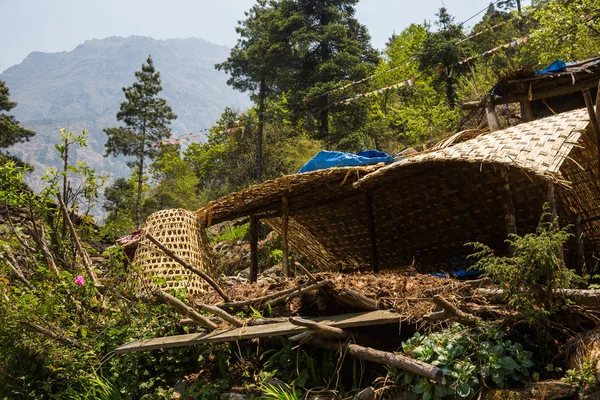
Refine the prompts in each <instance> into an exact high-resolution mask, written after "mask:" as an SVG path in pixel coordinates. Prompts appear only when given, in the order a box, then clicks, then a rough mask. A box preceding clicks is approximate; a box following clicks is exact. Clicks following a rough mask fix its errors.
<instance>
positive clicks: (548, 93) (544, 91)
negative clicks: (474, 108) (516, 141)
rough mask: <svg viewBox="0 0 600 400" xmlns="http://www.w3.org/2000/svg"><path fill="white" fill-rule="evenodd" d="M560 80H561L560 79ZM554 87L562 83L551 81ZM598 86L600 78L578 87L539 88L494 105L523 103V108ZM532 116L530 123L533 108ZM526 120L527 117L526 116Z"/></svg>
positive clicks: (504, 98) (503, 99)
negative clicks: (527, 103) (536, 101)
mask: <svg viewBox="0 0 600 400" xmlns="http://www.w3.org/2000/svg"><path fill="white" fill-rule="evenodd" d="M559 79H560V78H559ZM567 79H568V80H569V81H571V77H568V78H567ZM551 82H552V83H551V84H552V85H556V84H559V85H560V83H557V82H558V81H557V80H555V79H553V80H552V81H551ZM596 86H598V78H597V77H595V78H594V77H592V78H591V79H590V80H587V81H582V82H579V83H578V84H577V85H572V84H571V83H570V82H569V84H568V85H562V86H559V87H557V88H554V89H552V88H547V87H539V88H537V90H536V91H535V92H532V93H531V94H530V93H523V92H522V93H520V94H516V95H509V96H505V97H500V98H498V99H494V100H493V103H494V104H496V105H499V104H507V103H519V102H520V103H521V105H522V106H523V103H526V102H529V103H530V104H531V102H532V101H534V100H541V99H547V98H550V97H557V96H562V95H564V94H569V93H576V92H579V91H581V89H582V88H595V87H596ZM523 90H528V89H527V88H524V89H523ZM521 111H523V109H521ZM531 116H532V119H531V120H530V121H532V120H533V117H534V115H533V108H531ZM524 118H525V115H524Z"/></svg>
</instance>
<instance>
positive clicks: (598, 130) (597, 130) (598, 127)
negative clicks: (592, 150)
mask: <svg viewBox="0 0 600 400" xmlns="http://www.w3.org/2000/svg"><path fill="white" fill-rule="evenodd" d="M582 92H583V98H584V99H585V106H586V107H587V110H588V114H589V116H590V125H591V126H592V131H593V132H594V136H596V146H597V149H598V174H599V175H600V124H599V123H598V118H597V116H596V113H595V112H594V104H593V103H592V94H591V93H590V89H583V90H582ZM596 100H597V99H596Z"/></svg>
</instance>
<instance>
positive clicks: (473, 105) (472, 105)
mask: <svg viewBox="0 0 600 400" xmlns="http://www.w3.org/2000/svg"><path fill="white" fill-rule="evenodd" d="M482 107H483V101H482V100H477V101H469V102H467V103H462V104H461V105H460V108H461V109H463V110H479V109H480V108H482Z"/></svg>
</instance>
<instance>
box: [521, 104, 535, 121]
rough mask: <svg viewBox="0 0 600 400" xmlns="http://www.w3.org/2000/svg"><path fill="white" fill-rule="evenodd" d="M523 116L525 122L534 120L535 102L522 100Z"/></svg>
mask: <svg viewBox="0 0 600 400" xmlns="http://www.w3.org/2000/svg"><path fill="white" fill-rule="evenodd" d="M521 118H523V121H525V122H528V121H533V120H534V118H535V117H534V115H533V104H532V103H531V101H529V100H525V101H522V102H521Z"/></svg>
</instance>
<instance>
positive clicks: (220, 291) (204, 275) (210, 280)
mask: <svg viewBox="0 0 600 400" xmlns="http://www.w3.org/2000/svg"><path fill="white" fill-rule="evenodd" d="M144 237H145V238H146V239H148V240H149V241H150V242H152V243H153V244H154V245H155V246H156V247H158V248H159V250H161V251H162V252H163V253H165V254H166V255H168V256H169V257H171V258H172V259H173V261H175V262H176V263H177V264H179V265H181V266H182V267H183V268H185V269H187V270H188V271H191V272H193V273H194V274H196V275H198V276H199V277H201V278H202V279H204V280H205V281H206V282H207V283H208V284H209V285H210V286H211V287H212V288H213V289H215V291H216V292H217V293H218V294H219V296H221V298H222V299H223V301H229V297H228V296H227V295H226V294H225V292H224V291H223V289H221V287H220V286H219V285H218V284H217V282H215V280H214V279H213V278H211V277H210V276H209V275H208V274H207V273H206V272H204V271H202V270H200V269H198V268H196V267H194V266H193V265H191V264H190V263H188V262H187V261H185V260H184V259H182V258H181V257H179V256H178V255H177V254H175V253H173V252H172V251H171V250H170V249H169V248H167V247H166V246H165V245H164V244H162V243H161V242H159V241H158V240H157V239H156V238H155V237H154V236H152V235H151V234H149V233H146V235H145V236H144Z"/></svg>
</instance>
